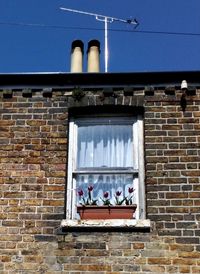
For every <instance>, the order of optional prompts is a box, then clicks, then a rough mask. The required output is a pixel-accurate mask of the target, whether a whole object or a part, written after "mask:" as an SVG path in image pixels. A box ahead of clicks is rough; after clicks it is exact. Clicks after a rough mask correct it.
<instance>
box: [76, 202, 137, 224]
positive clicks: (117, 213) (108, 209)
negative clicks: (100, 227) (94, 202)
mask: <svg viewBox="0 0 200 274" xmlns="http://www.w3.org/2000/svg"><path fill="white" fill-rule="evenodd" d="M136 208H137V205H135V204H134V205H115V206H77V212H78V213H79V215H80V218H81V219H83V220H86V219H134V218H135V217H134V213H135V211H136Z"/></svg>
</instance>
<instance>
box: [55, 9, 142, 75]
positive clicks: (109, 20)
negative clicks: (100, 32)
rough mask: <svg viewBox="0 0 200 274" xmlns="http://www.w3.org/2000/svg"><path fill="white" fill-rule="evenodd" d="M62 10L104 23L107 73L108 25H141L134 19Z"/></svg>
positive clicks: (106, 66)
mask: <svg viewBox="0 0 200 274" xmlns="http://www.w3.org/2000/svg"><path fill="white" fill-rule="evenodd" d="M60 9H61V10H64V11H69V12H74V13H79V14H85V15H90V16H94V17H95V19H96V20H97V21H101V22H104V39H105V54H104V57H105V72H108V23H113V22H121V23H125V24H130V25H134V26H135V28H136V27H137V26H138V25H139V23H138V21H137V20H136V19H133V20H132V19H121V18H116V17H111V16H107V15H101V14H96V13H91V12H86V11H81V10H74V9H68V8H63V7H60Z"/></svg>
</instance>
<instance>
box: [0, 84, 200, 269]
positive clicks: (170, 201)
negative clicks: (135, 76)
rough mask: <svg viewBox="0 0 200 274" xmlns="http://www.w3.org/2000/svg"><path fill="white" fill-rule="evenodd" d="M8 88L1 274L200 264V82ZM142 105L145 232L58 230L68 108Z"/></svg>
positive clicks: (0, 135) (1, 168)
mask: <svg viewBox="0 0 200 274" xmlns="http://www.w3.org/2000/svg"><path fill="white" fill-rule="evenodd" d="M84 92H85V96H83V97H81V98H79V99H78V97H77V93H75V92H74V91H73V90H66V89H60V90H57V89H55V90H54V89H43V90H31V89H29V88H27V89H21V90H20V89H19V90H17V91H16V90H12V89H8V90H7V89H5V90H2V91H1V94H0V198H1V199H0V209H1V211H0V258H1V263H0V273H2V274H11V273H15V274H20V273H24V274H26V273H27V274H31V273H41V274H42V273H49V274H50V273H65V274H83V273H84V274H89V273H93V274H95V273H98V274H131V273H141V274H146V273H155V274H156V273H176V274H179V273H199V272H200V240H199V235H200V226H199V222H200V213H199V212H200V202H199V198H200V185H199V175H200V172H199V160H200V156H199V155H200V145H199V140H200V126H199V121H200V119H199V117H200V107H199V101H200V98H199V96H200V90H199V89H197V90H196V95H195V94H194V95H192V96H190V95H187V96H186V100H187V106H186V109H185V111H183V110H182V108H181V106H180V98H181V91H180V90H178V89H176V88H175V87H174V86H173V87H168V88H166V89H156V88H153V87H151V88H147V89H142V90H141V89H138V90H137V89H132V88H130V87H129V88H128V89H127V90H126V89H125V90H123V89H119V90H117V91H115V90H114V89H112V90H109V91H106V90H98V91H97V90H95V91H92V90H87V89H86V90H85V91H84ZM88 106H92V107H96V106H102V107H109V108H112V107H115V106H126V107H134V108H136V109H137V108H140V111H141V109H143V111H144V136H145V169H146V171H145V172H146V182H145V185H146V207H147V218H149V219H150V220H151V230H150V231H124V230H123V229H122V230H117V231H107V230H105V231H95V230H94V231H88V230H85V231H77V230H76V231H73V230H72V231H67V232H62V233H61V231H60V223H61V220H62V219H63V218H64V214H65V212H64V206H65V184H66V176H67V168H66V166H67V141H68V112H69V108H71V107H73V108H79V107H88Z"/></svg>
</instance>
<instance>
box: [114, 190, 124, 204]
mask: <svg viewBox="0 0 200 274" xmlns="http://www.w3.org/2000/svg"><path fill="white" fill-rule="evenodd" d="M121 194H122V191H119V190H118V191H116V192H115V203H116V205H122V204H123V202H124V199H120V198H119V196H121Z"/></svg>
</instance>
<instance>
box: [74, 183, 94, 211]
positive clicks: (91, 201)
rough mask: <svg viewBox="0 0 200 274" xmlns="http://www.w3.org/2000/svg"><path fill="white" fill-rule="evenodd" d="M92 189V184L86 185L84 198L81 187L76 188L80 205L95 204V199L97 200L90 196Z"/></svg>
mask: <svg viewBox="0 0 200 274" xmlns="http://www.w3.org/2000/svg"><path fill="white" fill-rule="evenodd" d="M93 189H94V187H93V186H92V185H91V186H88V192H87V198H85V197H84V196H83V195H84V192H83V190H82V189H80V190H78V195H79V198H81V202H80V204H81V205H83V206H86V205H97V201H98V200H96V199H93V198H92V191H93Z"/></svg>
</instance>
